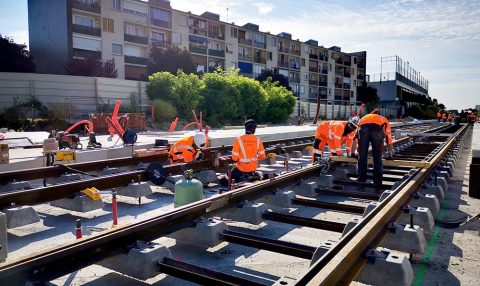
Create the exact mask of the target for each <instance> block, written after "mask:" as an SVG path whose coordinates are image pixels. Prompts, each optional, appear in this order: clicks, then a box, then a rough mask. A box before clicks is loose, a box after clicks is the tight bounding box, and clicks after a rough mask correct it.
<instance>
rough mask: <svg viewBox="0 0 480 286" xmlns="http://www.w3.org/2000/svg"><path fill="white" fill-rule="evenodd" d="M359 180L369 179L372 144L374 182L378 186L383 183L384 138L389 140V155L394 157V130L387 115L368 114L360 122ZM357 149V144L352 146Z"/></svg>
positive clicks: (353, 149) (389, 157)
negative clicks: (369, 159)
mask: <svg viewBox="0 0 480 286" xmlns="http://www.w3.org/2000/svg"><path fill="white" fill-rule="evenodd" d="M358 126H359V130H358V132H357V135H356V137H358V149H359V159H358V166H357V171H358V182H366V181H367V167H368V148H369V145H370V143H371V144H372V157H373V183H374V184H375V185H377V186H380V185H382V173H383V163H382V155H383V150H384V145H383V140H384V139H385V140H386V141H387V150H388V157H387V159H389V160H392V159H393V145H392V142H393V141H392V130H391V127H390V122H388V119H386V118H385V117H383V116H381V115H378V114H367V115H365V116H364V117H362V119H360V121H359V122H358ZM355 151H356V144H354V145H353V147H352V153H353V154H354V153H355Z"/></svg>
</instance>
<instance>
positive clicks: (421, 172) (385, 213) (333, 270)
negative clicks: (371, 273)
mask: <svg viewBox="0 0 480 286" xmlns="http://www.w3.org/2000/svg"><path fill="white" fill-rule="evenodd" d="M466 128H468V126H464V127H462V128H461V129H459V130H457V132H456V134H457V135H458V134H460V133H462V132H463V131H465V130H466ZM455 141H456V138H455V136H453V137H451V138H450V139H449V140H447V141H446V142H444V143H443V144H442V145H443V146H442V148H441V149H440V150H438V152H437V153H436V154H435V156H434V157H432V158H431V159H430V162H431V163H432V165H431V166H430V168H428V169H425V168H421V169H417V170H416V172H415V173H414V174H412V176H411V177H410V179H409V180H406V181H404V182H403V183H402V184H401V185H400V186H398V187H397V188H396V189H395V190H394V192H393V193H392V194H391V195H390V196H388V197H387V198H386V199H385V200H384V201H382V202H381V203H380V205H379V206H377V207H376V208H375V209H374V210H373V211H372V212H370V214H368V215H367V216H366V217H365V218H364V219H362V220H361V221H360V223H359V224H358V225H357V226H356V227H354V228H353V229H352V230H350V231H349V232H348V233H347V234H346V235H345V236H344V237H342V239H341V240H340V241H339V242H338V244H337V245H336V246H334V247H333V248H331V249H330V250H329V251H327V252H326V253H325V254H324V255H323V256H322V257H321V258H320V259H319V260H317V261H316V262H315V263H314V264H313V265H312V266H311V267H310V269H309V270H308V271H306V272H305V273H303V274H302V276H301V278H300V279H299V280H297V283H296V284H295V285H312V286H313V285H315V286H318V285H338V284H342V285H344V284H348V283H349V282H351V281H352V280H353V279H354V276H355V275H356V274H357V272H358V271H359V270H360V269H361V267H362V266H363V265H364V264H365V263H366V260H365V259H364V258H363V255H364V254H365V253H366V251H367V250H368V249H370V248H371V247H372V245H377V244H378V243H379V242H380V241H381V239H382V238H383V236H384V235H385V233H386V225H387V224H388V223H389V222H391V221H394V220H395V219H396V218H397V217H398V215H399V214H400V211H401V207H402V206H404V205H406V204H407V203H408V201H409V199H410V196H411V194H412V193H413V192H414V191H416V190H417V189H418V188H419V187H420V185H421V183H422V182H423V181H424V180H425V179H426V178H427V176H428V175H429V173H430V172H431V171H432V170H433V168H434V166H435V165H436V164H438V163H439V162H440V160H441V159H442V158H443V157H444V156H445V155H446V154H447V152H448V151H449V149H450V148H451V147H452V146H453V144H454V143H455Z"/></svg>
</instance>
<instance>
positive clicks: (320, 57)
mask: <svg viewBox="0 0 480 286" xmlns="http://www.w3.org/2000/svg"><path fill="white" fill-rule="evenodd" d="M318 59H319V60H321V61H324V62H328V56H325V55H320V56H318Z"/></svg>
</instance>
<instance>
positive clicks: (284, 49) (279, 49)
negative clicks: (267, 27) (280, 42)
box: [277, 47, 289, 53]
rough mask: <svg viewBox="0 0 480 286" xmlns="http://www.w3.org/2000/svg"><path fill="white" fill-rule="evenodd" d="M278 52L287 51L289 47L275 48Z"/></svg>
mask: <svg viewBox="0 0 480 286" xmlns="http://www.w3.org/2000/svg"><path fill="white" fill-rule="evenodd" d="M277 50H278V51H279V52H281V53H288V51H289V49H288V48H285V47H278V49H277Z"/></svg>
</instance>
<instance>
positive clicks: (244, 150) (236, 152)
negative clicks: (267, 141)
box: [232, 134, 267, 172]
mask: <svg viewBox="0 0 480 286" xmlns="http://www.w3.org/2000/svg"><path fill="white" fill-rule="evenodd" d="M265 158H267V156H266V155H265V148H264V147H263V143H262V140H261V139H260V138H258V137H257V136H256V135H253V134H244V135H242V136H239V137H237V138H235V142H233V149H232V159H233V160H234V161H236V162H237V164H236V166H237V168H238V170H240V171H242V172H254V171H256V170H257V167H258V164H257V161H258V160H264V159H265Z"/></svg>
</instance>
